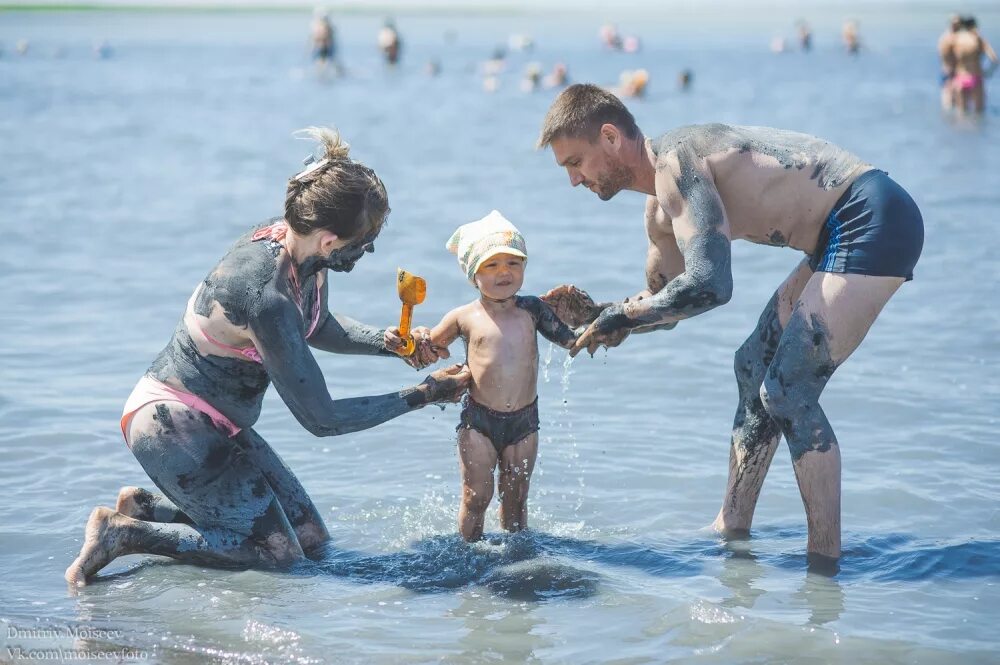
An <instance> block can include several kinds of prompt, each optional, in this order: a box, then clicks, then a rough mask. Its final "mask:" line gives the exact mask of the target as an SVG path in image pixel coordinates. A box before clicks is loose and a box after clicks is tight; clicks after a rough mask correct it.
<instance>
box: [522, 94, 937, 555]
mask: <svg viewBox="0 0 1000 665" xmlns="http://www.w3.org/2000/svg"><path fill="white" fill-rule="evenodd" d="M538 146H539V147H545V146H550V147H551V148H552V153H553V155H554V156H555V160H556V163H557V164H558V165H559V166H561V167H563V168H565V169H566V172H567V173H568V175H569V180H570V184H571V185H573V186H577V185H584V186H585V187H587V188H588V189H590V190H591V191H592V192H594V194H596V195H597V196H598V197H599V198H600V199H601V200H602V201H607V200H609V199H611V198H613V197H614V196H615V195H616V194H617V193H618V192H620V191H622V190H631V191H636V192H641V193H643V194H646V209H645V227H646V233H647V235H648V237H649V251H648V254H647V256H646V261H645V265H646V285H645V288H644V289H643V290H641V291H640V292H639V293H638V294H636V295H635V296H632V297H630V298H626V299H624V300H622V301H620V302H617V303H614V304H612V305H608V306H596V307H595V306H594V304H593V301H592V300H590V299H589V298H585V297H584V295H585V294H583V293H582V292H581V291H580V289H577V288H576V287H571V286H562V287H558V288H557V289H554V290H553V291H551V292H549V293H548V294H546V295H545V296H543V299H545V300H546V301H547V302H548V303H549V304H551V305H552V306H553V307H554V308H555V310H556V313H557V314H558V315H559V316H560V318H563V320H567V321H570V320H572V321H574V322H576V321H578V320H580V319H581V318H582V319H583V320H584V321H593V322H592V323H590V326H589V328H588V329H587V330H586V331H585V332H584V333H583V334H582V335H581V336H580V338H579V340H578V341H577V342H576V344H575V345H574V347H573V351H571V353H573V354H575V353H577V352H579V351H580V350H582V349H588V350H589V351H590V352H591V353H593V352H594V351H595V350H596V349H597V348H598V347H599V346H600V345H604V346H608V347H612V346H618V345H619V344H621V343H622V342H623V341H624V340H625V339H626V338H627V337H628V336H629V335H630V334H632V333H646V332H651V331H657V330H669V329H671V328H673V327H674V326H676V325H677V323H678V322H679V321H683V320H685V319H690V318H692V317H695V316H698V315H701V314H704V313H705V312H708V311H710V310H712V309H714V308H716V307H719V306H722V305H724V304H726V303H727V302H728V301H729V299H730V298H731V297H732V293H733V272H732V265H731V264H732V254H731V249H730V245H731V243H732V241H733V240H737V239H743V240H748V241H750V242H754V243H758V244H762V245H772V246H776V247H791V248H794V249H797V250H799V251H800V252H803V253H804V254H805V257H804V258H803V259H802V260H801V262H800V263H799V265H798V266H797V267H796V268H795V269H794V270H793V271H792V273H791V274H790V275H789V276H788V278H787V279H786V280H785V282H784V283H783V284H782V285H781V286H780V287H779V288H778V290H777V291H776V292H775V294H774V296H773V297H772V298H771V301H770V302H769V303H768V305H767V306H766V307H765V308H764V311H763V313H762V315H761V317H760V320H759V322H758V324H757V329H756V330H754V332H753V333H752V334H751V335H750V337H748V338H747V340H746V342H744V344H743V346H741V347H740V349H739V350H738V351H737V352H736V378H737V384H738V388H739V400H740V401H739V406H738V408H737V412H736V418H735V421H734V424H733V434H732V440H731V448H730V457H729V483H728V486H727V488H726V492H725V498H724V500H723V503H722V508H721V510H720V511H719V514H718V516H717V517H716V520H715V524H714V526H715V527H716V528H717V529H718V530H719V531H720V532H722V533H723V534H727V535H731V536H737V537H742V536H745V535H748V534H749V531H750V525H751V521H752V519H753V514H754V509H755V507H756V505H757V498H758V496H759V493H760V490H761V487H762V485H763V482H764V476H765V474H766V473H767V469H768V466H769V465H770V463H771V458H772V456H773V455H774V452H775V450H776V448H777V446H778V443H779V441H780V440H781V437H782V435H784V437H785V440H786V441H787V442H788V448H789V450H790V452H791V457H792V466H793V468H794V470H795V476H796V479H797V480H798V486H799V491H800V493H801V495H802V501H803V504H804V505H805V511H806V518H807V520H806V521H807V524H808V531H809V535H808V542H807V551H808V554H809V559H810V561H811V562H812V563H813V564H814V565H815V567H816V568H818V569H829V567H831V566H835V565H836V559H838V557H839V556H840V551H841V547H840V545H841V535H840V477H841V473H840V447H839V442H838V440H837V437H836V436H835V434H834V431H833V428H832V426H831V425H830V422H829V420H828V419H827V417H826V414H825V413H824V411H823V408H822V407H821V406H820V404H819V398H820V395H821V394H822V393H823V389H824V387H825V386H826V384H827V382H828V381H829V380H830V377H831V376H833V374H834V372H835V371H836V370H837V368H838V367H840V365H841V364H843V362H844V361H845V360H847V358H848V357H850V355H851V353H852V352H853V351H854V350H855V349H856V348H857V346H858V345H859V344H860V343H861V340H862V339H864V337H865V335H866V333H867V332H868V330H869V327H870V326H871V325H872V323H873V322H874V320H875V318H876V317H877V316H878V314H879V312H881V310H882V308H883V306H884V305H885V304H886V303H887V302H888V301H889V299H890V298H891V297H892V295H893V294H894V293H895V292H896V290H897V289H898V288H899V287H900V286H901V285H902V284H903V283H904V282H905V281H907V280H909V279H911V278H912V276H913V268H914V266H915V265H916V263H917V259H918V258H919V256H920V252H921V248H922V246H923V222H922V219H921V215H920V210H919V209H918V208H917V205H916V204H915V203H914V201H913V199H912V198H911V197H910V196H909V194H907V193H906V191H905V190H903V188H902V187H900V186H899V185H898V184H896V183H895V182H894V181H893V180H892V179H890V178H889V176H888V175H887V174H886V173H885V172H884V171H880V170H878V169H875V168H873V167H872V166H871V165H870V164H868V163H866V162H865V161H864V160H862V159H860V158H859V157H857V156H855V155H854V154H852V153H850V152H848V151H846V150H844V149H842V148H840V147H838V146H836V145H833V144H832V143H829V142H828V141H824V140H822V139H819V138H816V137H814V136H809V135H807V134H800V133H797V132H792V131H786V130H781V129H771V128H768V127H740V126H731V125H724V124H708V125H694V126H687V127H679V128H677V129H673V130H671V131H668V132H667V133H666V134H663V135H662V136H659V137H657V138H654V139H649V138H646V137H645V136H644V135H643V133H642V132H641V131H640V129H639V127H638V126H637V125H636V123H635V119H634V118H633V117H632V114H631V113H630V112H629V111H628V109H627V108H626V107H625V106H624V104H622V102H621V101H619V100H618V99H617V98H616V97H614V96H613V95H611V94H609V93H608V92H605V91H604V90H602V89H600V88H598V87H597V86H593V85H580V84H577V85H571V86H570V87H568V88H566V90H564V91H563V92H562V93H561V94H560V95H559V96H558V97H557V98H556V100H555V102H553V104H552V106H551V107H550V108H549V111H548V113H547V114H546V116H545V120H544V122H543V125H542V130H541V134H540V137H539V139H538ZM660 334H662V333H660ZM658 371H660V370H658ZM661 373H662V371H661ZM663 376H665V377H669V376H671V373H669V372H668V373H666V374H664V375H663ZM673 376H675V377H676V375H673ZM625 380H627V379H625ZM665 380H669V379H665ZM673 380H675V381H676V380H681V379H680V378H675V379H673ZM607 389H608V390H609V391H614V390H615V389H616V388H615V387H614V386H608V387H607Z"/></svg>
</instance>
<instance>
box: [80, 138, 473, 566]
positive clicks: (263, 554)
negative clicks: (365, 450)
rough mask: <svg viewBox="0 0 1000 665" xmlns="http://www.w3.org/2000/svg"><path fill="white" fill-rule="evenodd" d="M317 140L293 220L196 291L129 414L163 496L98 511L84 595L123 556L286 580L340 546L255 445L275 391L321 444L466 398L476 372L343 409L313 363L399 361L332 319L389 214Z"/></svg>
mask: <svg viewBox="0 0 1000 665" xmlns="http://www.w3.org/2000/svg"><path fill="white" fill-rule="evenodd" d="M306 132H307V133H308V134H309V135H310V136H312V137H313V138H316V139H317V140H319V141H321V142H322V144H323V146H324V148H325V154H324V156H323V158H322V159H320V160H312V161H311V162H310V163H309V164H308V165H307V167H306V168H305V170H304V171H302V172H301V173H299V174H298V175H296V176H294V177H293V178H292V179H291V180H289V182H288V188H287V193H286V197H285V214H284V217H283V218H278V219H274V220H271V221H270V222H268V223H267V224H265V225H262V226H258V227H256V228H254V229H251V230H250V231H249V232H248V233H246V234H244V235H243V236H241V237H240V238H239V239H238V240H237V241H236V243H235V244H234V245H233V246H232V247H231V248H230V251H229V253H228V254H226V256H225V257H223V259H222V260H221V261H220V262H219V263H218V265H216V266H215V268H214V269H213V270H212V272H211V273H209V275H208V277H206V278H205V280H204V281H203V282H202V283H201V284H199V285H198V288H197V289H195V292H194V294H192V296H191V298H190V299H189V300H188V303H187V308H186V310H185V312H184V315H183V316H182V317H181V320H180V322H179V323H178V325H177V328H176V330H175V331H174V335H173V338H172V339H171V340H170V343H169V344H168V345H167V346H166V348H165V349H163V351H161V352H160V354H159V356H157V358H156V360H154V361H153V364H152V366H151V367H150V368H149V370H148V371H147V372H146V374H145V375H144V376H143V377H142V378H141V379H140V380H139V383H138V384H137V385H136V387H135V390H133V392H132V395H131V396H130V397H129V399H128V401H127V402H126V405H125V410H124V413H123V415H122V419H121V426H122V434H123V435H124V437H125V442H126V444H127V445H128V446H129V448H130V449H131V451H132V453H133V454H134V455H135V457H136V459H137V460H138V461H139V463H140V464H141V465H142V467H143V469H144V470H145V471H146V473H147V474H148V475H149V477H150V479H151V480H152V481H153V483H154V484H155V485H156V486H157V487H158V488H159V490H160V493H154V492H151V491H149V490H145V489H141V488H137V487H125V488H123V489H122V490H121V491H120V492H119V495H118V503H117V507H116V510H111V509H110V508H103V507H98V508H95V509H94V511H93V512H92V513H91V515H90V518H89V520H88V522H87V526H86V534H85V541H84V544H83V547H82V549H81V551H80V555H79V556H78V557H77V558H76V560H75V561H74V562H73V563H72V565H70V567H69V568H68V569H67V570H66V580H67V581H68V582H70V583H71V584H77V585H80V584H85V583H86V580H87V579H88V578H89V577H91V576H92V575H94V574H95V573H96V572H97V571H99V570H100V569H101V568H103V567H104V566H106V565H107V564H108V563H110V562H111V561H112V560H114V559H115V558H116V557H118V556H121V555H124V554H137V553H148V554H158V555H163V556H168V557H172V558H174V559H178V560H180V561H185V562H189V563H194V564H197V565H202V566H223V567H232V566H235V567H285V566H288V565H290V564H293V563H295V562H297V561H301V560H302V559H303V558H305V557H306V556H307V554H308V553H309V552H310V551H312V550H313V549H314V548H316V547H317V546H318V545H321V544H323V543H325V542H326V541H328V540H329V538H330V535H329V532H328V531H327V529H326V526H325V525H324V524H323V520H322V518H321V517H320V514H319V511H317V509H316V506H314V505H313V502H312V500H311V499H310V498H309V495H308V494H307V493H306V491H305V489H304V488H303V487H302V484H301V483H300V482H299V480H298V479H297V478H296V477H295V475H294V474H293V473H292V472H291V470H290V469H289V468H288V467H287V466H286V465H285V463H284V462H283V461H282V460H281V458H280V457H278V455H277V453H275V452H274V450H273V449H272V448H271V446H270V445H269V444H268V443H267V442H266V441H264V439H262V438H261V437H260V435H258V434H257V433H256V432H255V431H254V430H253V429H252V426H253V424H254V423H255V422H256V421H257V417H258V416H259V415H260V408H261V403H262V401H263V397H264V393H265V391H266V390H267V387H268V385H270V384H271V383H272V382H273V383H274V385H275V387H276V388H277V390H278V394H279V395H281V398H282V399H283V400H284V402H285V404H287V405H288V408H289V409H290V410H291V411H292V413H293V414H294V415H295V417H296V419H297V420H298V421H299V422H300V423H301V424H302V426H303V427H305V428H306V429H307V430H309V431H310V432H311V433H313V434H315V435H316V436H336V435H339V434H346V433H348V432H356V431H358V430H363V429H368V428H370V427H374V426H375V425H378V424H380V423H383V422H386V421H387V420H390V419H392V418H395V417H397V416H399V415H402V414H404V413H408V412H410V411H413V410H415V409H419V408H421V407H423V406H426V405H427V404H431V403H436V402H454V401H458V399H459V398H460V397H461V395H462V393H464V392H465V390H466V387H467V386H468V383H469V380H470V375H469V371H468V369H467V368H466V369H462V368H461V367H460V366H453V367H450V368H447V369H443V370H438V371H436V372H434V373H432V374H430V375H429V376H428V377H427V378H426V379H424V381H423V382H421V383H420V384H418V385H416V386H413V387H410V388H405V389H402V390H399V391H397V392H392V393H388V394H385V395H377V396H370V397H355V398H348V399H338V400H334V399H333V398H332V397H331V396H330V394H329V392H328V391H327V388H326V383H325V381H324V379H323V374H322V372H321V371H320V368H319V365H318V364H317V363H316V360H315V358H313V355H312V353H311V351H310V348H309V347H312V348H316V349H321V350H323V351H329V352H332V353H349V354H366V355H383V356H395V354H393V353H392V352H390V351H388V350H387V349H386V348H385V345H384V342H383V331H382V330H381V329H376V328H373V327H371V326H366V325H364V324H361V323H358V322H357V321H354V320H352V319H350V318H348V317H345V316H342V315H339V314H333V313H330V312H329V311H328V310H327V291H328V284H327V277H328V271H330V270H332V271H334V272H349V271H350V270H351V269H352V268H353V267H354V265H355V263H357V261H358V260H359V259H360V258H361V257H362V256H364V254H365V253H366V252H372V251H374V241H375V238H376V237H377V236H378V234H379V231H380V230H381V229H382V225H383V223H384V221H385V217H386V215H387V214H388V212H389V202H388V197H387V195H386V191H385V186H384V185H383V184H382V181H381V180H380V179H379V178H378V176H377V175H375V172H374V171H372V170H371V169H370V168H368V167H367V166H364V165H363V164H360V163H358V162H355V161H353V160H351V159H350V158H349V157H348V146H347V145H346V144H345V143H343V142H341V140H340V137H339V135H338V134H337V133H336V132H334V131H331V130H328V129H318V128H311V129H309V130H306ZM416 332H418V333H419V332H420V331H416ZM417 337H418V338H419V337H420V335H419V334H418V335H417ZM415 355H416V357H415V358H413V359H412V360H411V361H410V363H411V364H413V365H415V366H417V367H423V366H426V365H427V364H429V363H430V362H433V361H436V360H437V359H438V355H437V353H436V352H435V351H434V350H433V348H432V347H431V346H430V345H429V343H426V342H424V343H421V344H420V345H419V350H418V353H417V354H415ZM442 357H444V355H442Z"/></svg>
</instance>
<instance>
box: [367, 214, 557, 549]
mask: <svg viewBox="0 0 1000 665" xmlns="http://www.w3.org/2000/svg"><path fill="white" fill-rule="evenodd" d="M447 248H448V250H449V251H451V252H454V253H455V254H456V255H457V256H458V264H459V267H461V269H462V272H463V273H465V276H466V277H468V279H469V281H470V282H472V285H473V286H475V287H476V289H477V290H478V291H479V298H478V299H476V300H474V301H472V302H471V303H469V304H467V305H463V306H461V307H457V308H456V309H453V310H451V311H450V312H448V313H447V314H445V315H444V318H443V319H442V320H441V322H440V323H439V324H438V325H436V326H434V328H433V329H432V330H431V333H430V340H431V343H432V344H433V345H434V347H435V349H438V350H439V352H446V349H447V347H448V345H449V344H451V343H452V342H453V341H455V339H456V338H458V337H461V338H462V339H463V340H464V341H465V351H466V356H467V357H466V363H467V364H468V367H469V369H470V370H471V371H472V385H471V386H470V387H469V394H468V396H467V397H466V400H465V403H464V407H465V408H464V409H463V410H462V416H461V421H460V422H459V425H458V456H459V463H460V466H461V470H462V503H461V505H460V507H459V511H458V530H459V532H460V533H461V534H462V538H464V539H465V540H467V541H474V540H479V539H480V538H482V536H483V521H484V519H485V515H486V509H487V508H488V507H489V505H490V501H491V500H492V499H493V486H494V480H493V471H494V469H496V468H497V465H498V464H499V466H500V473H499V476H498V478H497V479H496V485H497V488H498V490H499V494H500V525H501V526H502V527H503V528H504V529H505V530H507V531H520V530H522V529H525V528H527V526H528V484H529V482H530V481H531V472H532V470H533V469H534V467H535V458H536V456H537V454H538V426H539V425H538V422H539V421H538V339H537V334H536V333H541V334H542V336H543V337H545V338H546V339H548V340H549V341H551V342H553V343H554V344H558V345H559V346H561V347H563V348H566V349H568V348H570V347H571V346H573V342H575V341H576V334H575V333H574V332H573V331H572V330H571V329H570V328H569V327H568V326H566V324H564V323H563V322H562V321H560V320H559V319H558V318H557V317H556V315H555V314H554V313H553V311H552V310H551V309H550V308H549V306H548V305H547V304H545V303H544V302H543V301H542V300H540V299H539V298H536V297H534V296H519V295H517V292H518V290H520V288H521V285H522V284H523V283H524V266H525V263H526V262H527V260H528V254H527V251H528V250H527V247H526V246H525V242H524V237H523V236H522V235H521V233H520V232H519V231H518V230H517V228H516V227H515V226H514V225H513V224H511V223H510V222H509V221H507V220H506V219H505V218H504V217H503V215H501V214H500V213H499V212H497V211H496V210H494V211H493V212H491V213H490V214H489V215H487V216H486V217H484V218H482V219H480V220H478V221H475V222H471V223H469V224H464V225H463V226H461V227H459V228H458V230H457V231H455V233H454V234H453V235H452V236H451V239H450V240H449V241H448V244H447ZM396 332H397V331H395V330H392V329H390V330H387V331H386V339H385V345H386V347H387V348H390V349H392V348H396V347H397V346H398V345H399V344H400V340H399V338H398V336H396V335H395V333H396Z"/></svg>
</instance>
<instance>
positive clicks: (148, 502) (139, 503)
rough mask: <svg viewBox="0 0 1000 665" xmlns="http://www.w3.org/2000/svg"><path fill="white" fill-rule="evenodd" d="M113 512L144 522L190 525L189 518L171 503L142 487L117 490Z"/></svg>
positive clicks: (160, 495)
mask: <svg viewBox="0 0 1000 665" xmlns="http://www.w3.org/2000/svg"><path fill="white" fill-rule="evenodd" d="M115 511H116V512H118V513H119V514H121V515H125V516H126V517H132V518H134V519H137V520H143V521H144V522H177V523H180V524H192V521H191V518H190V517H188V516H187V515H185V514H184V513H183V511H181V509H180V508H178V507H177V506H175V505H174V502H173V501H171V500H170V499H168V498H167V497H165V496H163V495H162V494H157V493H155V492H150V491H149V490H147V489H143V488H142V487H132V486H129V487H123V488H121V489H120V490H118V501H117V503H116V504H115Z"/></svg>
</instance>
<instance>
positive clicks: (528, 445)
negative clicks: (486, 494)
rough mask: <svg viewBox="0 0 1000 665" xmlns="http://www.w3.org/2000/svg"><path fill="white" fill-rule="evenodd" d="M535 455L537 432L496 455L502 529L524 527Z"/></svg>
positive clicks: (520, 528)
mask: <svg viewBox="0 0 1000 665" xmlns="http://www.w3.org/2000/svg"><path fill="white" fill-rule="evenodd" d="M536 457H538V432H532V433H531V434H529V435H528V436H526V437H524V438H523V439H521V440H520V441H518V442H517V443H514V444H511V445H509V446H507V447H506V448H504V449H503V452H502V453H501V454H500V462H499V473H498V478H497V487H498V488H499V491H500V492H499V493H500V526H501V527H503V529H504V530H506V531H521V530H522V529H527V528H528V487H529V486H530V484H531V473H532V471H534V469H535V458H536Z"/></svg>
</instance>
